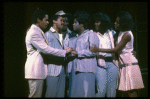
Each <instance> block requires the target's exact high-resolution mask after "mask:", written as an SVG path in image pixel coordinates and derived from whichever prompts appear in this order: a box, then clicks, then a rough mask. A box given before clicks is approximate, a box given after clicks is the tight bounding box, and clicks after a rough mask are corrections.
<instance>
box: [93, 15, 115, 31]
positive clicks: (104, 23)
mask: <svg viewBox="0 0 150 99" xmlns="http://www.w3.org/2000/svg"><path fill="white" fill-rule="evenodd" d="M93 20H94V21H98V22H100V23H101V24H100V28H101V31H103V32H106V31H107V30H108V29H110V28H111V27H112V25H113V24H112V23H111V21H110V18H109V17H108V15H107V14H105V13H102V12H100V13H95V14H94V15H93Z"/></svg>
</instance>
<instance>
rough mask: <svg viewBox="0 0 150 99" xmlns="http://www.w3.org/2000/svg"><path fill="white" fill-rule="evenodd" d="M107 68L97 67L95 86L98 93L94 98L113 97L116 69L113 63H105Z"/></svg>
mask: <svg viewBox="0 0 150 99" xmlns="http://www.w3.org/2000/svg"><path fill="white" fill-rule="evenodd" d="M106 66H107V68H102V67H99V66H97V69H96V86H97V90H98V93H97V94H96V97H115V96H116V85H117V77H118V70H119V69H118V68H117V67H116V66H115V65H114V64H113V62H106Z"/></svg>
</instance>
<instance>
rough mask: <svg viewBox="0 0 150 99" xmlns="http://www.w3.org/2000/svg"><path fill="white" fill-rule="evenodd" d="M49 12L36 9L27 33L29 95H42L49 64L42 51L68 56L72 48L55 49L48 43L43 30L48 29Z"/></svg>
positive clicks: (26, 70)
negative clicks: (47, 64)
mask: <svg viewBox="0 0 150 99" xmlns="http://www.w3.org/2000/svg"><path fill="white" fill-rule="evenodd" d="M48 24H49V22H48V14H47V12H45V11H43V10H36V11H34V12H33V14H32V25H31V27H30V29H29V30H28V31H27V34H26V41H25V42H26V49H27V60H26V63H25V78H26V79H28V82H29V90H30V94H29V97H41V96H42V89H43V81H44V79H45V78H46V76H47V66H46V65H45V64H44V61H43V57H42V55H41V53H44V54H47V55H50V57H51V56H58V57H66V54H69V53H70V52H71V51H72V49H71V48H69V47H67V48H66V49H65V50H63V49H55V48H52V47H50V46H48V44H46V39H45V37H44V35H42V34H43V31H42V30H44V29H46V27H47V25H48Z"/></svg>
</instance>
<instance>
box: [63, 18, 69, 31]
mask: <svg viewBox="0 0 150 99" xmlns="http://www.w3.org/2000/svg"><path fill="white" fill-rule="evenodd" d="M63 21H64V24H63V27H62V31H67V28H68V25H69V22H68V18H67V17H63Z"/></svg>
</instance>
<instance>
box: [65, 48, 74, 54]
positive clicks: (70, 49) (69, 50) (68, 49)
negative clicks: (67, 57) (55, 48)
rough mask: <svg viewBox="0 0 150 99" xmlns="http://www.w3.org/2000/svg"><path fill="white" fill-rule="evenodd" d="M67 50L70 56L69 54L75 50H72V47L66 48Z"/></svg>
mask: <svg viewBox="0 0 150 99" xmlns="http://www.w3.org/2000/svg"><path fill="white" fill-rule="evenodd" d="M65 50H66V54H68V53H70V52H71V51H73V48H71V47H66V48H65Z"/></svg>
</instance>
